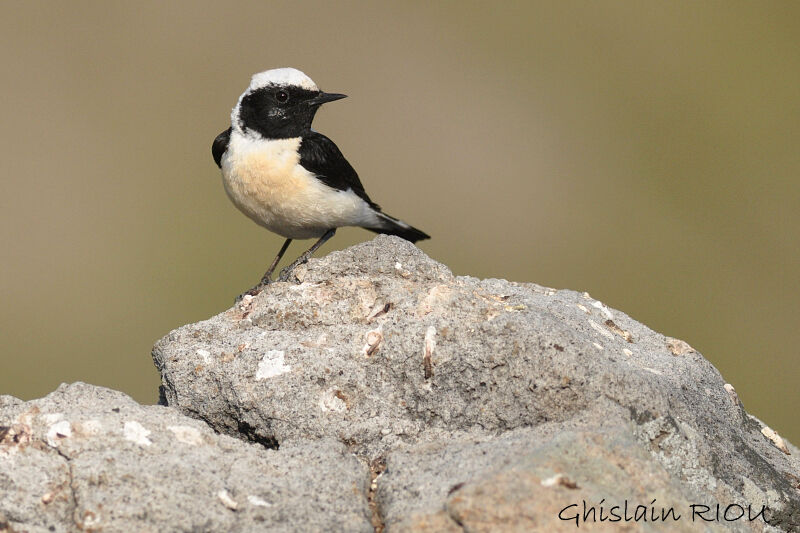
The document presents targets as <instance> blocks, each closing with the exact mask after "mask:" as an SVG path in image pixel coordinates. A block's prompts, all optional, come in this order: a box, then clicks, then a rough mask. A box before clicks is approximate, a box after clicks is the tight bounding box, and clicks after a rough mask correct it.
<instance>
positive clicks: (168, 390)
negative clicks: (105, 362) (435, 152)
mask: <svg viewBox="0 0 800 533" xmlns="http://www.w3.org/2000/svg"><path fill="white" fill-rule="evenodd" d="M296 276H297V279H296V280H295V282H292V283H275V284H273V285H271V286H270V287H268V288H267V289H266V290H264V291H263V292H262V293H261V294H260V295H258V296H257V297H255V298H249V299H247V300H244V301H243V302H241V303H240V304H237V305H236V306H234V308H232V309H230V310H228V311H226V312H224V313H222V314H220V315H218V316H216V317H213V318H212V319H210V320H207V321H204V322H200V323H197V324H191V325H188V326H185V327H182V328H179V329H177V330H175V331H173V332H171V333H170V334H169V335H168V336H166V337H165V338H164V339H162V340H161V341H159V342H158V343H157V344H156V347H155V348H154V351H153V356H154V360H155V362H156V365H157V366H158V367H159V369H160V370H161V374H162V382H163V386H162V401H163V403H166V404H168V405H169V406H149V407H144V406H140V405H138V404H136V403H135V402H133V401H132V400H131V399H130V398H128V397H127V396H125V395H124V394H121V393H118V392H114V391H110V390H108V389H103V388H99V387H93V386H90V385H85V384H80V383H79V384H73V385H63V386H62V387H60V388H59V389H58V390H56V391H55V392H54V393H52V394H50V395H49V396H47V397H45V398H43V399H40V400H35V401H31V402H22V401H20V400H17V399H15V398H11V397H8V396H0V533H5V532H10V531H31V532H45V531H58V532H61V531H70V532H72V531H106V532H115V531H120V532H122V531H125V532H127V531H373V530H374V531H383V530H385V531H389V532H391V531H401V532H402V531H409V532H410V531H487V532H489V531H492V532H494V531H545V530H546V531H550V530H556V531H559V530H560V531H574V530H576V529H577V528H578V527H581V528H583V527H588V528H590V529H591V530H593V531H594V530H597V531H617V530H620V529H623V530H630V531H664V530H669V531H697V530H707V531H717V530H725V531H729V530H734V531H762V530H767V531H800V462H799V461H798V457H799V456H800V451H798V449H797V448H795V447H793V446H792V445H791V444H788V443H784V442H783V441H782V440H781V439H780V437H779V436H778V435H777V434H775V433H774V432H772V430H770V429H769V428H765V427H764V426H763V424H761V423H760V422H759V421H758V420H757V419H755V418H754V417H752V416H750V415H748V414H747V413H746V412H745V411H744V409H743V407H742V405H741V403H740V402H739V400H738V398H737V397H736V393H735V391H734V390H733V388H732V387H731V386H730V385H728V384H726V383H725V382H724V381H723V379H722V377H721V376H720V375H719V373H718V372H717V370H716V369H715V368H714V367H713V366H712V365H711V364H710V363H708V361H706V360H705V359H704V358H703V357H702V356H701V355H700V354H698V353H697V352H695V351H694V350H693V349H692V348H691V346H689V345H688V344H687V343H685V342H683V341H680V340H677V339H671V338H668V337H664V336H663V335H660V334H658V333H656V332H653V331H651V330H650V329H648V328H647V327H645V326H643V325H642V324H639V323H638V322H636V321H634V320H633V319H631V318H630V317H628V316H626V315H625V314H623V313H621V312H619V311H615V310H613V309H609V308H607V307H606V306H605V305H604V304H603V303H601V302H598V301H596V300H594V299H593V298H591V297H590V296H589V295H588V294H585V293H584V294H580V293H576V292H572V291H556V290H553V289H548V288H545V287H540V286H537V285H534V284H521V283H511V282H507V281H502V280H478V279H475V278H470V277H457V276H454V275H453V274H452V273H451V272H450V271H449V270H448V269H447V268H446V267H444V266H443V265H441V264H439V263H436V262H435V261H433V260H431V259H430V258H428V257H427V256H425V255H424V254H423V253H422V252H421V251H420V250H419V249H417V248H416V247H414V246H413V245H411V244H409V243H407V242H405V241H402V240H400V239H397V238H392V237H385V236H379V237H377V238H376V239H375V240H373V241H371V242H368V243H364V244H361V245H358V246H355V247H352V248H349V249H348V250H345V251H343V252H336V253H332V254H330V255H329V256H327V257H325V258H323V259H319V260H312V261H311V262H310V263H309V264H308V265H306V266H304V267H301V268H300V269H298V270H297V271H296ZM186 415H189V416H186ZM220 433H223V434H220ZM224 434H227V435H224ZM232 437H236V438H232ZM246 441H250V442H246ZM626 505H627V506H628V510H627V511H626V510H625V506H626ZM692 505H695V506H699V507H695V508H694V509H695V511H699V512H700V513H701V514H700V515H698V514H693V513H692ZM717 505H719V510H717V508H716V506H717ZM703 506H707V508H706V509H703ZM764 507H766V510H765V511H763V512H761V511H762V509H763V508H764ZM642 510H643V511H645V513H644V517H643V515H642ZM740 510H741V512H742V513H744V517H742V518H738V519H736V518H737V517H738V516H739V511H740ZM670 513H671V514H670ZM726 513H727V514H726ZM615 515H616V517H618V520H619V522H616V521H614V519H615ZM751 516H752V517H754V518H755V519H754V520H752V521H750V520H748V518H749V517H751ZM726 518H728V520H726ZM731 518H733V519H731ZM764 518H766V519H767V520H768V522H769V524H767V523H765V521H764ZM704 519H710V520H711V521H708V522H706V521H704Z"/></svg>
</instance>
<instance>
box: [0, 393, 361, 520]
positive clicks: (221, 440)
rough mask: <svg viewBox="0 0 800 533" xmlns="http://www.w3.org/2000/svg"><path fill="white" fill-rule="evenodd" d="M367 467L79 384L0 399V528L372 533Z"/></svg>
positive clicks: (327, 448) (347, 457) (327, 451)
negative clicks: (250, 439)
mask: <svg viewBox="0 0 800 533" xmlns="http://www.w3.org/2000/svg"><path fill="white" fill-rule="evenodd" d="M369 481H370V474H369V470H368V467H367V465H366V464H365V463H364V462H363V461H359V460H358V459H357V458H355V457H353V456H352V454H349V453H347V451H346V450H345V449H344V446H343V445H342V444H340V443H337V442H333V441H331V440H324V439H323V440H316V441H314V442H302V441H295V442H293V443H287V445H286V446H282V447H281V449H280V450H265V449H264V448H263V447H262V446H258V445H254V444H250V443H246V442H242V441H241V440H237V439H233V438H230V437H227V436H225V435H219V434H217V433H215V432H214V431H212V430H211V428H209V427H208V426H207V425H206V424H204V423H202V422H200V421H198V420H194V419H191V418H188V417H185V416H183V415H180V414H179V413H177V412H176V411H175V410H173V409H169V408H166V407H162V406H149V407H143V406H140V405H138V404H137V403H135V402H134V401H133V400H132V399H130V398H129V397H128V396H125V395H124V394H122V393H120V392H115V391H111V390H108V389H104V388H100V387H93V386H91V385H85V384H82V383H76V384H73V385H62V386H61V387H60V388H59V389H57V390H56V391H55V392H53V393H52V394H50V395H48V396H47V397H45V398H43V399H40V400H35V401H32V402H21V401H19V400H17V399H15V398H11V397H9V396H0V531H30V532H45V531H58V532H61V531H105V532H114V531H119V532H131V531H152V532H160V531H267V530H268V531H373V528H372V526H371V524H370V511H369V508H368V506H367V502H366V494H367V490H368V486H369Z"/></svg>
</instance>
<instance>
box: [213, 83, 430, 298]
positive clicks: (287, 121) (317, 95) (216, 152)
mask: <svg viewBox="0 0 800 533" xmlns="http://www.w3.org/2000/svg"><path fill="white" fill-rule="evenodd" d="M342 98H346V95H344V94H338V93H326V92H323V91H322V90H320V88H319V87H318V86H317V84H316V83H314V81H313V80H312V79H311V78H309V77H308V76H307V75H306V74H304V73H303V72H301V71H300V70H297V69H295V68H277V69H271V70H266V71H264V72H259V73H256V74H254V75H253V76H252V78H251V79H250V85H249V86H248V87H247V89H246V90H245V91H244V93H242V95H241V96H240V97H239V100H238V101H237V102H236V105H235V106H234V107H233V110H232V111H231V125H230V127H229V128H228V129H226V130H225V131H223V132H222V133H220V134H219V135H217V137H216V138H215V139H214V142H213V144H212V147H211V153H212V155H213V157H214V162H215V163H216V164H217V166H218V167H219V168H220V170H221V172H222V184H223V187H224V189H225V192H226V194H227V195H228V198H229V199H230V200H231V201H232V202H233V204H234V205H235V206H236V207H237V208H238V209H239V210H240V211H241V212H242V213H244V214H245V215H247V217H249V218H250V219H251V220H252V221H253V222H255V223H256V224H258V225H259V226H262V227H264V228H266V229H268V230H269V231H271V232H273V233H276V234H278V235H280V236H282V237H284V238H285V239H286V240H285V242H284V243H283V246H281V248H280V250H279V251H278V255H277V256H276V257H275V259H274V260H273V261H272V263H270V265H269V267H268V268H267V271H266V272H265V273H264V275H263V276H262V277H261V281H260V282H259V283H258V284H257V285H256V286H254V287H253V288H252V289H250V290H249V291H247V292H245V293H243V294H242V295H241V296H244V295H246V294H250V295H253V296H254V295H256V294H258V293H259V292H261V290H262V289H263V288H264V287H265V286H267V285H269V284H270V283H272V274H273V272H274V270H275V268H276V267H277V265H278V263H279V262H280V260H281V258H282V257H283V255H284V254H285V253H286V250H287V249H288V248H289V245H290V244H291V242H292V241H293V240H295V239H311V238H317V239H318V240H317V241H316V242H315V243H314V244H313V245H312V246H311V247H310V248H309V249H308V250H306V251H305V252H304V253H303V254H302V255H300V257H298V258H297V259H296V260H295V261H294V262H292V263H291V264H290V265H288V266H287V267H285V268H284V269H283V270H281V272H280V275H279V277H278V281H288V280H289V277H290V275H291V273H292V271H293V270H294V269H295V268H296V267H297V266H299V265H301V264H303V263H305V262H307V261H308V259H309V258H310V257H311V256H312V255H313V253H314V252H315V251H316V250H317V249H318V248H319V247H320V246H322V245H323V244H325V242H327V241H328V240H329V239H330V238H331V237H333V235H334V234H335V233H336V229H337V228H340V227H343V226H358V227H362V228H365V229H367V230H370V231H374V232H376V233H386V234H389V235H397V236H399V237H402V238H403V239H405V240H407V241H410V242H412V243H415V242H417V241H420V240H423V239H428V238H430V236H429V235H428V234H427V233H425V232H423V231H421V230H419V229H417V228H415V227H413V226H411V225H409V224H407V223H405V222H403V221H402V220H400V219H397V218H395V217H392V216H390V215H388V214H386V213H384V212H383V210H382V209H381V207H380V206H379V205H378V204H376V203H375V202H373V201H372V200H371V199H370V197H369V196H368V195H367V193H366V191H365V190H364V186H363V185H362V184H361V180H360V179H359V177H358V174H357V173H356V171H355V169H353V167H352V165H351V164H350V163H349V162H348V161H347V159H345V157H344V155H342V152H341V151H340V150H339V148H338V147H337V146H336V144H335V143H334V142H333V141H332V140H330V139H329V138H328V137H326V136H325V135H323V134H321V133H318V132H316V131H314V130H313V129H311V123H312V122H313V120H314V116H315V115H316V113H317V111H318V110H319V108H320V106H322V105H323V104H325V103H328V102H333V101H336V100H341V99H342Z"/></svg>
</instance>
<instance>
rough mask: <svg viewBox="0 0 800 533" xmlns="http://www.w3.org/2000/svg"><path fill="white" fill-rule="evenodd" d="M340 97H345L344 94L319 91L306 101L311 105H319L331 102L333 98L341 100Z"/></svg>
mask: <svg viewBox="0 0 800 533" xmlns="http://www.w3.org/2000/svg"><path fill="white" fill-rule="evenodd" d="M342 98H347V95H346V94H336V93H323V92H322V91H320V93H319V94H318V95H317V96H315V97H314V98H312V99H311V100H309V101H308V103H309V104H311V105H312V106H320V105H322V104H327V103H328V102H333V101H334V100H341V99H342Z"/></svg>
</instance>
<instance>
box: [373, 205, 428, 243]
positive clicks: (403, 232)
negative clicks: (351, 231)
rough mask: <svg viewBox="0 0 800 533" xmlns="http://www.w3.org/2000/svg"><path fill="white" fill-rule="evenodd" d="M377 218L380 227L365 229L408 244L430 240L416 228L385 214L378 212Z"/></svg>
mask: <svg viewBox="0 0 800 533" xmlns="http://www.w3.org/2000/svg"><path fill="white" fill-rule="evenodd" d="M377 214H378V217H379V218H380V220H381V226H380V227H377V228H367V227H365V228H364V229H368V230H370V231H374V232H375V233H385V234H387V235H397V236H398V237H401V238H403V239H405V240H407V241H410V242H417V241H421V240H423V239H430V238H431V236H430V235H428V234H427V233H425V232H424V231H420V230H418V229H417V228H414V227H412V226H409V225H408V224H406V223H405V222H403V221H402V220H398V219H396V218H394V217H391V216H389V215H387V214H386V213H380V212H378V213H377Z"/></svg>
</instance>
